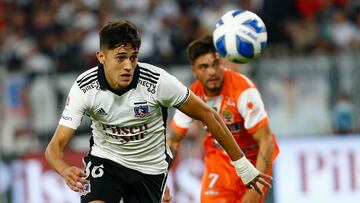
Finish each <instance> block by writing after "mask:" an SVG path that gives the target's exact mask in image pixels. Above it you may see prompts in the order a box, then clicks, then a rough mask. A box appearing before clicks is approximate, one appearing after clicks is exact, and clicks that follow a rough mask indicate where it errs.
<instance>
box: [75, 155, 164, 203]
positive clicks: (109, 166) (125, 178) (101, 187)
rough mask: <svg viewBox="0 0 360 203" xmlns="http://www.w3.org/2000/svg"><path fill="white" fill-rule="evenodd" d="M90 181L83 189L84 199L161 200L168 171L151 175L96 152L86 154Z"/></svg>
mask: <svg viewBox="0 0 360 203" xmlns="http://www.w3.org/2000/svg"><path fill="white" fill-rule="evenodd" d="M84 161H85V164H86V165H85V173H86V174H89V175H88V177H87V179H88V180H89V181H90V185H88V186H86V188H87V190H85V191H82V192H81V202H90V201H94V200H102V201H105V202H107V203H119V202H124V203H159V202H161V197H162V193H163V190H164V187H165V182H166V178H167V175H166V173H165V174H160V175H148V174H143V173H141V172H139V171H135V170H132V169H129V168H126V167H124V166H122V165H120V164H118V163H116V162H113V161H111V160H108V159H103V158H100V157H96V156H93V155H87V156H86V157H85V158H84Z"/></svg>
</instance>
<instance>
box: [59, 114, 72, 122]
mask: <svg viewBox="0 0 360 203" xmlns="http://www.w3.org/2000/svg"><path fill="white" fill-rule="evenodd" d="M61 118H62V119H64V120H66V121H72V118H71V117H70V116H65V115H64V114H62V115H61Z"/></svg>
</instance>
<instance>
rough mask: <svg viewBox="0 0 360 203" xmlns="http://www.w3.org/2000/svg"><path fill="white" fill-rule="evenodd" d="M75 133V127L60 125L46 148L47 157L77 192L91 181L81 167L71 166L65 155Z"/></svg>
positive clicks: (51, 164)
mask: <svg viewBox="0 0 360 203" xmlns="http://www.w3.org/2000/svg"><path fill="white" fill-rule="evenodd" d="M74 134H75V130H74V129H72V128H68V127H65V126H63V125H58V127H57V129H56V131H55V134H54V136H53V137H52V139H51V141H50V143H49V144H48V146H47V148H46V151H45V157H46V160H47V161H48V163H49V164H50V166H51V167H52V168H53V169H54V170H55V171H56V172H57V173H58V174H59V175H61V176H62V177H64V179H65V181H66V184H67V185H68V186H69V187H70V188H71V189H72V190H74V191H75V192H79V191H80V190H83V189H84V186H83V185H82V184H87V183H89V182H88V181H87V180H86V179H85V178H84V177H86V174H85V173H84V172H83V171H82V170H81V169H80V168H78V167H75V166H70V165H69V164H68V163H66V162H65V160H64V157H63V153H64V150H65V148H66V146H67V145H68V143H69V141H70V140H71V138H72V137H73V135H74ZM80 183H81V184H80Z"/></svg>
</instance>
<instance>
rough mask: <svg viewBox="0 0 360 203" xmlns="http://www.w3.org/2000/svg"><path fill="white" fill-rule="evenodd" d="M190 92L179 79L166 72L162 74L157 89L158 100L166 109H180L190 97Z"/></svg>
mask: <svg viewBox="0 0 360 203" xmlns="http://www.w3.org/2000/svg"><path fill="white" fill-rule="evenodd" d="M189 94H190V90H189V89H188V88H187V87H185V85H183V84H182V83H181V82H180V81H179V80H178V79H177V78H175V77H174V76H172V75H170V74H169V73H167V72H166V71H163V72H162V73H161V80H160V84H159V86H158V88H157V93H156V96H157V99H158V101H159V102H160V104H161V105H162V106H164V107H172V106H174V107H179V106H181V105H182V104H183V103H184V102H185V101H186V100H187V99H188V97H189Z"/></svg>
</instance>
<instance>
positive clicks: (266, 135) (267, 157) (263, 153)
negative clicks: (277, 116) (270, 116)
mask: <svg viewBox="0 0 360 203" xmlns="http://www.w3.org/2000/svg"><path fill="white" fill-rule="evenodd" d="M252 136H253V138H254V139H255V140H256V142H257V143H258V145H259V153H258V156H257V158H256V166H255V167H256V168H257V169H258V170H259V171H261V172H263V173H267V172H268V171H269V169H270V167H271V165H272V163H271V162H272V156H273V153H274V147H275V143H274V139H273V138H272V131H271V128H270V126H269V124H266V125H264V126H262V127H260V128H259V129H258V130H256V131H255V132H254V133H253V135H252Z"/></svg>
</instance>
